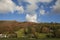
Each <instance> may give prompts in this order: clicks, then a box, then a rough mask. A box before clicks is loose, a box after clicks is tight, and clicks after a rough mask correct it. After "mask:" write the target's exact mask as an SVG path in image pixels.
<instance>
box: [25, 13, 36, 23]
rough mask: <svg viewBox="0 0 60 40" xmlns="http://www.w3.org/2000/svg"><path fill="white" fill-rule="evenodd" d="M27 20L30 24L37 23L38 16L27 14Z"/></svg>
mask: <svg viewBox="0 0 60 40" xmlns="http://www.w3.org/2000/svg"><path fill="white" fill-rule="evenodd" d="M26 20H27V21H28V22H37V15H36V14H27V15H26Z"/></svg>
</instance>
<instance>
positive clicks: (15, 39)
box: [0, 38, 60, 40]
mask: <svg viewBox="0 0 60 40" xmlns="http://www.w3.org/2000/svg"><path fill="white" fill-rule="evenodd" d="M0 40H60V38H43V39H42V38H41V39H29V38H1V39H0Z"/></svg>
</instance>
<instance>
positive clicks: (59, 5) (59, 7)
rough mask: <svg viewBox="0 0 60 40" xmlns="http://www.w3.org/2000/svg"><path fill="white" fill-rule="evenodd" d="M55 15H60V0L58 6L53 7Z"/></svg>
mask: <svg viewBox="0 0 60 40" xmlns="http://www.w3.org/2000/svg"><path fill="white" fill-rule="evenodd" d="M53 8H54V9H53V11H54V12H55V13H60V0H57V2H56V5H54V6H53Z"/></svg>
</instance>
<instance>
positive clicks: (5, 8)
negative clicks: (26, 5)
mask: <svg viewBox="0 0 60 40" xmlns="http://www.w3.org/2000/svg"><path fill="white" fill-rule="evenodd" d="M20 8H21V7H19V8H17V6H16V4H15V3H14V2H13V1H12V0H0V13H8V12H12V13H13V12H14V11H16V10H19V11H21V9H22V8H21V9H20Z"/></svg>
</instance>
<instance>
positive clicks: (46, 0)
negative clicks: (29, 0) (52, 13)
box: [38, 0, 52, 3]
mask: <svg viewBox="0 0 60 40" xmlns="http://www.w3.org/2000/svg"><path fill="white" fill-rule="evenodd" d="M38 1H39V2H48V3H49V2H51V1H52V0H38Z"/></svg>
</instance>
